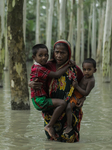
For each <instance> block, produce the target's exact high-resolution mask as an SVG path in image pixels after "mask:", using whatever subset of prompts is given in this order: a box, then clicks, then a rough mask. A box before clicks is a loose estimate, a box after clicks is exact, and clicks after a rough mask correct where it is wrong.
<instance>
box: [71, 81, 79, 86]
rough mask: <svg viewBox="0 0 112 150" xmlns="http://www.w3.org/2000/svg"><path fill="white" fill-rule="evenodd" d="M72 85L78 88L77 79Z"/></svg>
mask: <svg viewBox="0 0 112 150" xmlns="http://www.w3.org/2000/svg"><path fill="white" fill-rule="evenodd" d="M72 85H73V87H74V88H76V87H77V86H78V82H77V80H74V81H73V82H72Z"/></svg>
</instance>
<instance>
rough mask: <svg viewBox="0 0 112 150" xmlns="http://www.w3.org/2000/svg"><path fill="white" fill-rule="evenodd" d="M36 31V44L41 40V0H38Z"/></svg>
mask: <svg viewBox="0 0 112 150" xmlns="http://www.w3.org/2000/svg"><path fill="white" fill-rule="evenodd" d="M36 2H37V3H36V33H35V37H36V44H37V43H39V42H40V39H39V38H40V21H39V18H40V9H39V8H40V0H37V1H36Z"/></svg>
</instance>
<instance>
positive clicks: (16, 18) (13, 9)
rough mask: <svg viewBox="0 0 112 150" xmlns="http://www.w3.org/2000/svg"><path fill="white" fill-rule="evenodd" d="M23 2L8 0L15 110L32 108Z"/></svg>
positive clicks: (12, 99)
mask: <svg viewBox="0 0 112 150" xmlns="http://www.w3.org/2000/svg"><path fill="white" fill-rule="evenodd" d="M23 2H24V1H21V0H18V1H12V0H9V1H8V17H7V28H8V30H7V31H8V51H9V62H10V83H11V107H12V109H13V110H26V109H30V104H29V93H28V81H27V70H26V56H25V49H24V38H23Z"/></svg>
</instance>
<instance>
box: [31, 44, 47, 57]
mask: <svg viewBox="0 0 112 150" xmlns="http://www.w3.org/2000/svg"><path fill="white" fill-rule="evenodd" d="M39 48H46V50H47V51H48V48H47V46H46V45H44V44H36V45H34V46H33V47H32V54H33V55H34V56H36V54H37V51H38V50H39Z"/></svg>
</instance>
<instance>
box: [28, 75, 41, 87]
mask: <svg viewBox="0 0 112 150" xmlns="http://www.w3.org/2000/svg"><path fill="white" fill-rule="evenodd" d="M42 84H43V83H41V82H38V78H36V79H35V80H34V81H30V82H29V83H28V85H29V87H31V88H32V89H35V90H39V89H41V86H42Z"/></svg>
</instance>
